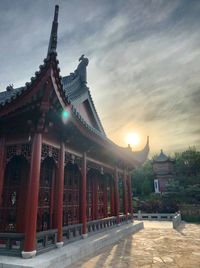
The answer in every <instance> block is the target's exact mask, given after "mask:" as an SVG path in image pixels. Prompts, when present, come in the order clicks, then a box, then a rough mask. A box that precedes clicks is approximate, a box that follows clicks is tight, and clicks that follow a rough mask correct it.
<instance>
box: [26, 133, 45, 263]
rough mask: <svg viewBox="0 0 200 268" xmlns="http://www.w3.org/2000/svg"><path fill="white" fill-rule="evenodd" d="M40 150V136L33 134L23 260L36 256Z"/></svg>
mask: <svg viewBox="0 0 200 268" xmlns="http://www.w3.org/2000/svg"><path fill="white" fill-rule="evenodd" d="M41 150H42V134H41V133H35V134H34V136H33V141H32V155H31V166H30V177H29V183H28V200H27V209H26V215H25V219H26V231H25V243H24V251H22V257H23V258H31V257H33V256H35V254H36V224H37V209H38V193H39V184H40V165H41Z"/></svg>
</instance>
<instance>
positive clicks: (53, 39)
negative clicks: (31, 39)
mask: <svg viewBox="0 0 200 268" xmlns="http://www.w3.org/2000/svg"><path fill="white" fill-rule="evenodd" d="M58 11H59V6H58V5H56V6H55V11H54V19H53V23H52V28H51V35H50V40H49V48H48V52H47V56H49V55H50V54H51V53H53V52H56V47H57V31H58Z"/></svg>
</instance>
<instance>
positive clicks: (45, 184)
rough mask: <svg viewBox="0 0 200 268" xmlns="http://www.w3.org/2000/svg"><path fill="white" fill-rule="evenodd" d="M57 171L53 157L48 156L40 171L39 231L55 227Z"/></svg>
mask: <svg viewBox="0 0 200 268" xmlns="http://www.w3.org/2000/svg"><path fill="white" fill-rule="evenodd" d="M55 171H56V167H55V164H54V161H53V159H52V158H46V159H45V160H44V161H43V163H42V165H41V172H40V190H39V200H38V217H37V231H45V230H49V229H52V228H53V205H54V204H53V203H54V184H55Z"/></svg>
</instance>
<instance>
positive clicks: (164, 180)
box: [153, 150, 174, 193]
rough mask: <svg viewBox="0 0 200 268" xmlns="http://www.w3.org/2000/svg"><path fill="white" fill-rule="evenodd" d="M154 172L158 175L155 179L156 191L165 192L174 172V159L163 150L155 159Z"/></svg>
mask: <svg viewBox="0 0 200 268" xmlns="http://www.w3.org/2000/svg"><path fill="white" fill-rule="evenodd" d="M153 172H154V175H155V177H156V179H155V180H154V188H155V192H156V193H163V192H165V191H166V189H167V184H168V182H169V180H170V179H172V177H173V174H174V160H173V159H171V158H170V157H169V156H167V155H166V154H165V153H164V152H163V150H161V152H160V154H159V155H158V156H157V157H156V158H154V160H153Z"/></svg>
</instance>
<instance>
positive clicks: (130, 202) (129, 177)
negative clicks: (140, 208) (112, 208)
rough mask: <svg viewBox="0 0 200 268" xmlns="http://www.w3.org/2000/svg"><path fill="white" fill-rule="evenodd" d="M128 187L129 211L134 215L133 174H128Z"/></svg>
mask: <svg viewBox="0 0 200 268" xmlns="http://www.w3.org/2000/svg"><path fill="white" fill-rule="evenodd" d="M127 187H128V204H129V206H128V207H129V210H128V211H129V213H130V214H131V215H132V214H133V204H132V187H131V175H130V174H129V175H128V180H127Z"/></svg>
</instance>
